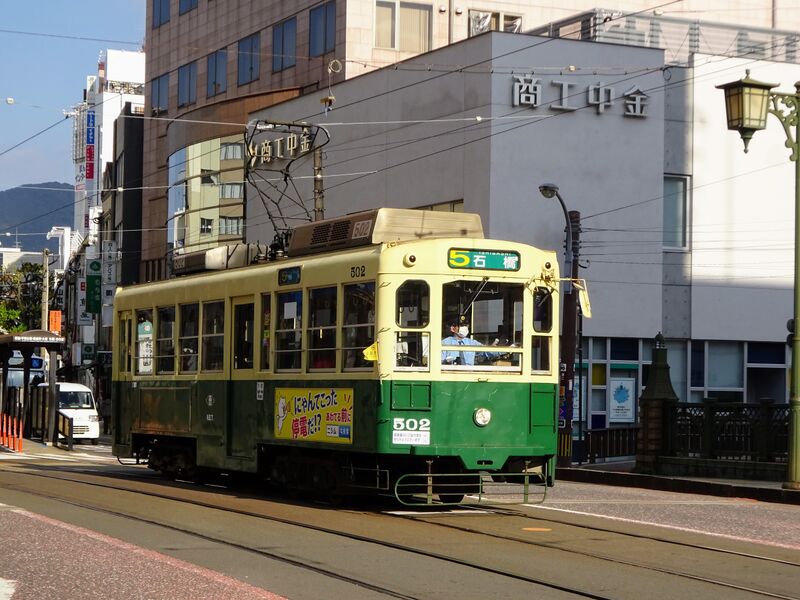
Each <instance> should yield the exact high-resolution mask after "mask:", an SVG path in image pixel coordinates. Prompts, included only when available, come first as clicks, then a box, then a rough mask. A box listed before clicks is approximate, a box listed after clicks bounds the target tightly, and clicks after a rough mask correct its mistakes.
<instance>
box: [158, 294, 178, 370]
mask: <svg viewBox="0 0 800 600" xmlns="http://www.w3.org/2000/svg"><path fill="white" fill-rule="evenodd" d="M157 327H158V335H157V336H156V370H157V371H158V372H159V373H174V372H175V341H174V335H175V307H174V306H166V307H164V308H159V309H158V324H157Z"/></svg>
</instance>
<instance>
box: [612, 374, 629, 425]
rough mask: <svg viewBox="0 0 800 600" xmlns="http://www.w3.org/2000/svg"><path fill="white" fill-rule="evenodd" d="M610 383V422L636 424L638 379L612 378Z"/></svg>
mask: <svg viewBox="0 0 800 600" xmlns="http://www.w3.org/2000/svg"><path fill="white" fill-rule="evenodd" d="M608 382H609V384H610V388H611V403H610V405H609V407H608V421H609V422H610V423H635V422H636V412H635V410H634V408H635V398H636V379H634V378H633V377H612V378H610V379H609V381H608Z"/></svg>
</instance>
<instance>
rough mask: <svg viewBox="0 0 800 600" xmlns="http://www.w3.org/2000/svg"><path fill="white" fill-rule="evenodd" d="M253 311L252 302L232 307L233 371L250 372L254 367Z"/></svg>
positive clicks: (237, 303) (254, 321)
mask: <svg viewBox="0 0 800 600" xmlns="http://www.w3.org/2000/svg"><path fill="white" fill-rule="evenodd" d="M248 310H249V314H248V313H247V311H248ZM255 311H256V309H255V303H254V302H253V301H252V300H251V301H249V302H248V301H243V302H236V303H234V305H233V311H232V314H233V365H232V366H233V369H234V370H235V371H242V370H252V369H253V367H254V366H255V360H254V358H255V343H254V341H255V323H256V320H255V319H256V312H255ZM248 344H249V346H248Z"/></svg>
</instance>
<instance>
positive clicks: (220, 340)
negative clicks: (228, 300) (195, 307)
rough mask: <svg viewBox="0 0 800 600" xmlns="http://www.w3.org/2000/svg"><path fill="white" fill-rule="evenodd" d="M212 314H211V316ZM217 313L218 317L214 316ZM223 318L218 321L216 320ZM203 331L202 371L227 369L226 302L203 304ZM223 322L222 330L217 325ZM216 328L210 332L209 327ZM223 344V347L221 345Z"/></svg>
mask: <svg viewBox="0 0 800 600" xmlns="http://www.w3.org/2000/svg"><path fill="white" fill-rule="evenodd" d="M209 313H211V314H209ZM214 313H216V315H215V314H214ZM213 317H221V319H219V320H217V319H216V318H214V320H213V321H210V320H209V319H210V318H213ZM200 322H201V324H202V329H201V332H200V337H201V342H200V343H201V350H200V364H201V370H203V371H206V372H209V371H210V372H219V371H222V370H223V369H224V368H225V300H208V301H205V302H203V307H202V311H201V314H200ZM219 322H221V324H222V326H221V328H220V329H217V328H216V325H217V324H218V323H219ZM209 326H212V327H214V329H213V331H210V332H209V331H208V327H209ZM220 344H221V345H220Z"/></svg>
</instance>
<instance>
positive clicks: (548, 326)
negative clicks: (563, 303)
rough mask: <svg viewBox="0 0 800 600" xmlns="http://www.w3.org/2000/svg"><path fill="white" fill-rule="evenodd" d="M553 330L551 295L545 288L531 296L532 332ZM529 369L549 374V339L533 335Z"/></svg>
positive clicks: (539, 289)
mask: <svg viewBox="0 0 800 600" xmlns="http://www.w3.org/2000/svg"><path fill="white" fill-rule="evenodd" d="M552 328H553V295H552V293H551V292H550V290H549V289H547V288H536V291H535V292H534V294H533V330H534V331H535V332H540V333H547V332H549V331H551V330H552ZM531 369H532V370H533V371H544V372H550V337H549V336H544V335H534V336H533V338H532V340H531Z"/></svg>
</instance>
